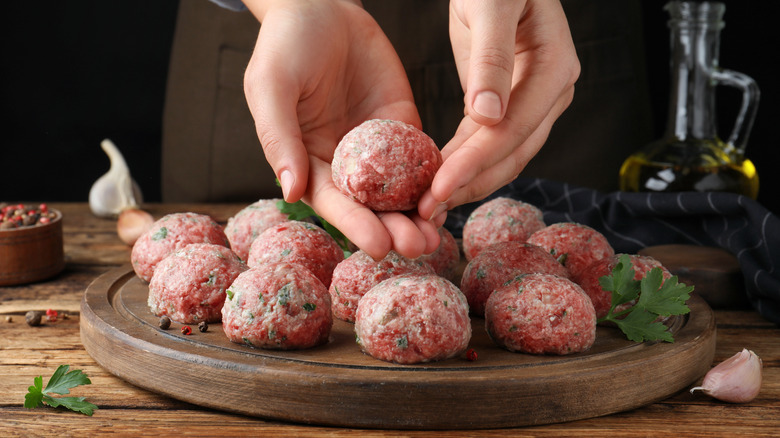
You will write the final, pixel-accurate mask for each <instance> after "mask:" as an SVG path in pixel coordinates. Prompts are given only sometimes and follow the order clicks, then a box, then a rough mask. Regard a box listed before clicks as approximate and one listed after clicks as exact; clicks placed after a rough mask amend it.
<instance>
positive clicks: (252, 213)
mask: <svg viewBox="0 0 780 438" xmlns="http://www.w3.org/2000/svg"><path fill="white" fill-rule="evenodd" d="M279 201H281V199H261V200H259V201H256V202H254V203H252V204H250V205H248V206H246V207H244V208H243V209H242V210H241V211H239V212H238V213H236V214H235V215H234V216H233V217H231V218H230V219H228V221H227V225H226V226H225V235H227V238H228V240H229V241H230V248H232V249H233V251H234V252H235V253H236V254H238V256H239V257H241V260H246V259H247V258H248V257H249V248H250V247H251V246H252V242H254V240H255V238H257V236H259V235H260V233H262V232H263V231H265V230H266V229H267V228H268V227H270V226H271V225H276V224H278V223H280V222H285V221H287V220H288V219H287V215H286V214H284V213H282V212H281V211H279V208H278V207H277V206H276V204H277V203H278V202H279Z"/></svg>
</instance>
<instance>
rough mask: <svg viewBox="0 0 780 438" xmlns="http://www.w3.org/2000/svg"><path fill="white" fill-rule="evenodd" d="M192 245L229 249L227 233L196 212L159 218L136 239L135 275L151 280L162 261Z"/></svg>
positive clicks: (131, 257) (132, 253)
mask: <svg viewBox="0 0 780 438" xmlns="http://www.w3.org/2000/svg"><path fill="white" fill-rule="evenodd" d="M191 243H214V244H217V245H223V246H226V247H230V242H229V241H228V238H227V236H226V235H225V231H224V229H223V228H222V226H221V225H219V224H218V223H217V222H216V221H214V219H212V218H211V217H209V216H207V215H204V214H197V213H172V214H168V215H166V216H163V217H162V218H160V219H158V220H157V221H156V222H155V223H154V224H152V226H151V228H149V229H148V230H147V231H146V232H145V233H144V234H142V235H141V237H139V238H138V240H136V242H135V244H134V245H133V250H132V252H131V254H130V260H131V262H132V264H133V269H134V270H135V273H136V274H137V275H138V276H139V277H140V278H141V279H143V280H144V281H150V280H151V279H152V274H154V268H155V266H157V263H159V262H160V260H162V259H164V258H165V257H166V256H168V255H169V254H171V253H172V252H174V251H175V250H177V249H180V248H184V247H185V246H187V245H189V244H191Z"/></svg>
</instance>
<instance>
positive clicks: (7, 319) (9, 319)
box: [5, 315, 14, 322]
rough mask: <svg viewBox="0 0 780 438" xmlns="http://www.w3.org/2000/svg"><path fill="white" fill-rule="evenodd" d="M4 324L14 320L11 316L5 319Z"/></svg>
mask: <svg viewBox="0 0 780 438" xmlns="http://www.w3.org/2000/svg"><path fill="white" fill-rule="evenodd" d="M5 322H14V318H13V317H12V316H11V315H8V316H6V317H5Z"/></svg>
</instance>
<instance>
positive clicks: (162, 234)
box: [152, 227, 168, 242]
mask: <svg viewBox="0 0 780 438" xmlns="http://www.w3.org/2000/svg"><path fill="white" fill-rule="evenodd" d="M166 237H168V229H167V228H165V227H160V229H159V230H157V231H155V233H154V234H152V240H154V241H155V242H157V241H158V240H163V239H165V238H166Z"/></svg>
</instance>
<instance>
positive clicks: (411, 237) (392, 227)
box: [378, 211, 427, 259]
mask: <svg viewBox="0 0 780 438" xmlns="http://www.w3.org/2000/svg"><path fill="white" fill-rule="evenodd" d="M378 217H379V220H380V221H382V224H384V226H385V228H386V229H387V231H388V232H389V233H390V236H392V240H393V250H394V251H395V252H397V253H399V254H401V255H402V256H405V257H408V258H410V259H416V258H417V257H420V256H421V255H423V252H424V251H425V249H426V247H427V244H426V241H425V234H423V232H422V231H420V229H419V228H418V227H417V224H415V223H414V221H413V220H412V219H411V218H409V217H408V216H406V215H405V214H403V213H401V212H395V211H393V212H384V213H379V214H378Z"/></svg>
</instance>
